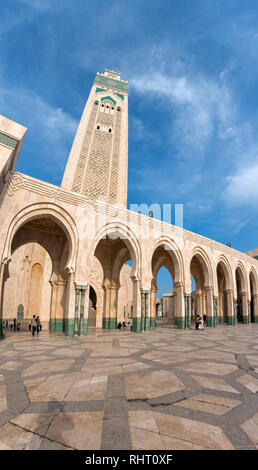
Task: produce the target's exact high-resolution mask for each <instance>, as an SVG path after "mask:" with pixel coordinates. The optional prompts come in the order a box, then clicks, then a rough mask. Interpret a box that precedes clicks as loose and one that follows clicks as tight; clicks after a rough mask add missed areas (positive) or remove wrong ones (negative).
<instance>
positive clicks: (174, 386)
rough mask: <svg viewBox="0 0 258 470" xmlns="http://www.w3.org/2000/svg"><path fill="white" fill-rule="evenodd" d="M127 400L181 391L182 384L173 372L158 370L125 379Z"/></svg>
mask: <svg viewBox="0 0 258 470" xmlns="http://www.w3.org/2000/svg"><path fill="white" fill-rule="evenodd" d="M124 381H125V390H126V397H127V399H130V400H131V399H146V398H155V397H159V396H162V395H167V394H169V393H173V392H176V391H178V390H183V389H184V388H185V386H184V384H183V383H182V382H181V380H179V379H178V378H177V376H176V375H175V374H173V372H168V371H165V370H159V371H155V372H146V373H145V374H138V375H131V376H129V377H125V379H124Z"/></svg>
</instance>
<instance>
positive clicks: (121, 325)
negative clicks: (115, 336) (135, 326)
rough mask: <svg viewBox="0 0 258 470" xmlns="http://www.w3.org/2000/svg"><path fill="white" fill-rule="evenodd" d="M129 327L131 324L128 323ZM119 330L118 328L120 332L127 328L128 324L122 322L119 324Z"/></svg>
mask: <svg viewBox="0 0 258 470" xmlns="http://www.w3.org/2000/svg"><path fill="white" fill-rule="evenodd" d="M128 326H130V322H128ZM117 328H118V329H119V330H120V329H121V328H126V323H125V321H123V322H121V321H120V322H119V323H118V324H117Z"/></svg>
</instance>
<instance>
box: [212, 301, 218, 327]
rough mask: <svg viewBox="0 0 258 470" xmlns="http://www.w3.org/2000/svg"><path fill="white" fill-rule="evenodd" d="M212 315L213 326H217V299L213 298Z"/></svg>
mask: <svg viewBox="0 0 258 470" xmlns="http://www.w3.org/2000/svg"><path fill="white" fill-rule="evenodd" d="M213 315H214V326H217V324H218V297H216V296H215V295H214V296H213Z"/></svg>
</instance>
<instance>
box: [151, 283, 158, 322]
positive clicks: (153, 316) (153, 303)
mask: <svg viewBox="0 0 258 470" xmlns="http://www.w3.org/2000/svg"><path fill="white" fill-rule="evenodd" d="M156 292H157V289H154V288H152V289H151V291H150V327H151V328H152V327H154V326H156Z"/></svg>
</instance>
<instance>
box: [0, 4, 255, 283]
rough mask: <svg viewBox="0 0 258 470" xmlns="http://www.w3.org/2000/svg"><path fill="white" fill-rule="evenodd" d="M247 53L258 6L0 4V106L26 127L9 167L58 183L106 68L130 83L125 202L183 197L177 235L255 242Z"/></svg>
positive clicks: (251, 64) (244, 245) (240, 244)
mask: <svg viewBox="0 0 258 470" xmlns="http://www.w3.org/2000/svg"><path fill="white" fill-rule="evenodd" d="M257 50H258V4H257V1H251V0H250V1H248V0H247V1H245V2H241V1H240V0H237V1H235V0H227V1H226V2H225V1H220V0H216V1H211V0H194V1H193V0H174V1H173V0H162V1H159V0H148V1H147V0H144V1H143V0H130V2H128V1H124V0H110V1H109V2H107V1H96V2H91V1H88V0H73V1H70V0H44V2H43V1H41V0H16V1H15V0H13V1H12V2H4V1H3V0H2V1H1V23H0V59H1V68H0V113H1V114H4V115H6V116H7V117H9V118H11V119H13V120H16V121H17V122H20V123H21V124H23V125H25V126H27V127H28V133H27V136H26V138H25V141H24V145H23V149H22V151H21V154H20V158H19V163H18V167H17V169H18V170H19V171H22V172H25V173H27V174H29V175H32V176H34V177H37V178H40V179H44V180H46V181H49V182H51V183H54V184H60V182H61V178H62V174H63V171H64V167H65V163H66V160H67V157H68V154H69V151H70V148H71V145H72V141H73V138H74V134H75V131H76V127H77V125H78V122H79V119H80V116H81V113H82V110H83V107H84V104H85V101H86V99H87V97H88V93H89V91H90V87H91V85H92V82H93V80H94V77H95V74H96V72H103V70H104V68H105V67H108V68H112V69H114V70H117V71H120V72H121V74H122V78H124V79H126V80H128V82H129V193H128V203H129V204H131V203H147V204H152V203H160V204H162V203H172V204H174V203H182V204H184V227H185V228H187V229H188V230H192V231H194V232H197V233H200V234H202V235H205V236H207V237H210V238H212V239H215V240H217V241H219V242H221V243H227V242H228V241H229V242H231V244H232V247H234V248H236V249H239V250H241V251H247V250H249V249H252V248H254V247H257V246H258V240H257V225H258V218H257V211H258V209H257V207H258V206H257V205H258V124H257V123H258V80H257V78H258V54H257ZM161 278H162V276H161ZM162 279H163V281H162V282H163V284H164V290H167V287H168V286H169V281H168V280H167V281H165V277H163V278H162ZM166 279H167V278H166Z"/></svg>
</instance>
